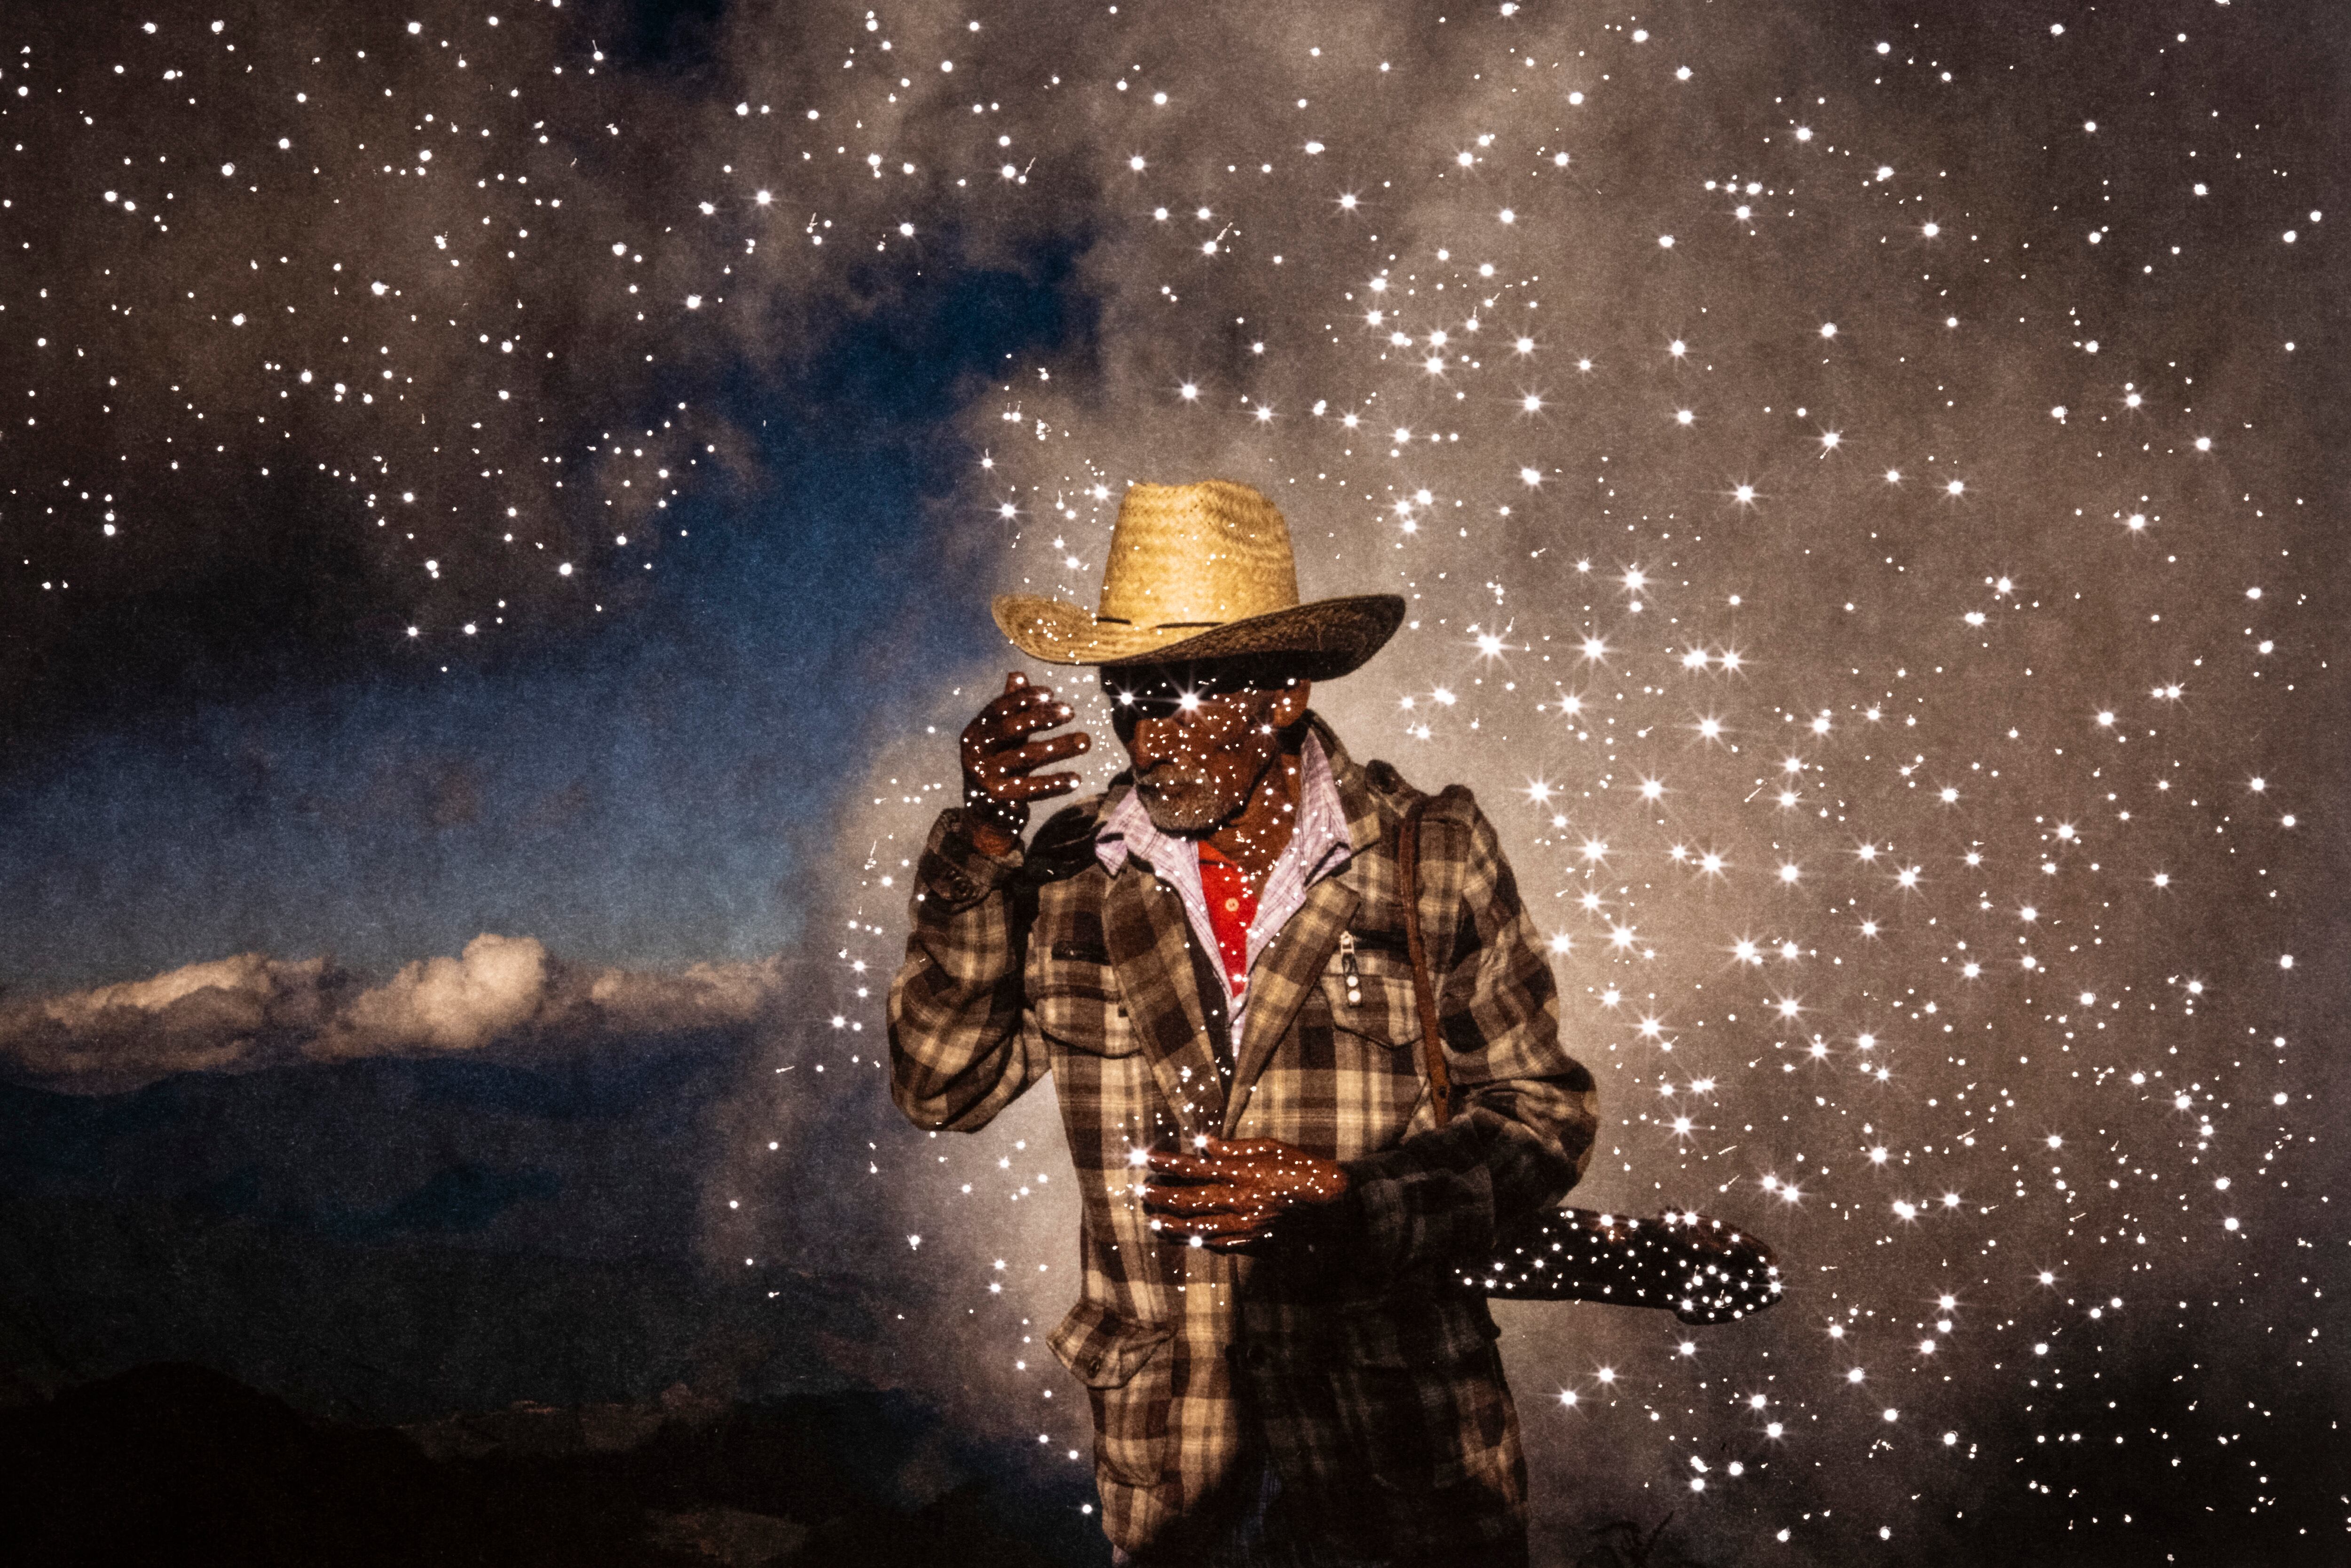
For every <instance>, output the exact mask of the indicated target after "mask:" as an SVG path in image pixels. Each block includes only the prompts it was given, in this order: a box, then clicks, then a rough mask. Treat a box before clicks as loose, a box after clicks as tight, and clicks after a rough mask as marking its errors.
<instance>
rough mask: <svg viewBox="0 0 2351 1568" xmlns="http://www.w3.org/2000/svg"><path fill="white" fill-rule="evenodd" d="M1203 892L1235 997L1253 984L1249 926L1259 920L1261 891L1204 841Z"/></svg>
mask: <svg viewBox="0 0 2351 1568" xmlns="http://www.w3.org/2000/svg"><path fill="white" fill-rule="evenodd" d="M1200 892H1201V894H1203V895H1204V896H1205V897H1206V898H1207V904H1208V925H1209V927H1210V928H1211V929H1212V930H1214V931H1215V932H1216V934H1217V956H1219V957H1221V958H1222V959H1223V960H1224V964H1225V980H1226V982H1227V984H1228V985H1229V986H1230V987H1231V988H1232V993H1233V995H1234V996H1235V997H1237V998H1238V996H1239V995H1240V994H1241V988H1243V987H1245V986H1247V985H1248V984H1249V926H1250V925H1253V924H1255V923H1256V920H1257V894H1253V893H1251V892H1250V891H1249V878H1248V877H1247V876H1245V875H1243V874H1242V872H1241V868H1240V867H1239V866H1238V865H1235V864H1234V863H1233V862H1231V861H1228V860H1227V859H1226V858H1225V857H1224V856H1223V855H1221V854H1219V853H1217V851H1216V850H1215V849H1214V848H1212V847H1211V846H1210V845H1209V843H1208V841H1207V840H1206V839H1203V840H1201V841H1200Z"/></svg>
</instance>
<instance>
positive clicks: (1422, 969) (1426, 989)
mask: <svg viewBox="0 0 2351 1568" xmlns="http://www.w3.org/2000/svg"><path fill="white" fill-rule="evenodd" d="M1473 799H1474V798H1473V797H1472V796H1471V795H1470V793H1469V790H1468V787H1467V786H1466V785H1460V784H1448V785H1447V786H1446V787H1445V789H1444V791H1443V792H1442V793H1441V794H1438V795H1436V796H1433V797H1432V796H1428V795H1422V796H1420V797H1418V798H1417V799H1416V800H1414V801H1413V803H1412V806H1411V808H1410V809H1409V810H1406V811H1405V816H1404V826H1403V827H1402V828H1401V829H1399V830H1398V831H1397V835H1396V881H1397V883H1398V884H1399V885H1398V895H1399V896H1400V897H1401V898H1402V900H1403V902H1404V939H1405V950H1406V951H1407V952H1408V953H1409V954H1410V956H1411V958H1412V999H1413V1002H1414V1004H1415V1006H1416V1008H1417V1009H1418V1010H1419V1013H1420V1054H1421V1061H1423V1062H1424V1063H1425V1064H1426V1068H1427V1071H1428V1098H1429V1103H1430V1105H1431V1106H1432V1107H1433V1108H1434V1109H1435V1111H1436V1113H1437V1125H1438V1126H1440V1127H1442V1126H1444V1125H1445V1124H1447V1123H1448V1122H1450V1121H1451V1120H1452V1119H1453V1073H1452V1071H1451V1069H1449V1068H1448V1067H1447V1066H1446V1064H1445V1042H1444V1040H1443V1039H1442V1038H1441V1037H1440V1036H1439V1034H1438V1032H1437V985H1436V982H1435V981H1434V979H1432V978H1431V977H1430V974H1429V967H1428V945H1427V943H1426V941H1425V940H1424V939H1423V937H1422V936H1421V930H1420V825H1421V820H1422V819H1423V818H1424V817H1426V815H1427V814H1428V808H1429V806H1430V805H1431V804H1432V803H1434V804H1436V805H1438V806H1441V807H1453V808H1455V809H1457V810H1458V808H1459V807H1461V806H1466V805H1468V804H1469V803H1471V801H1472V800H1473Z"/></svg>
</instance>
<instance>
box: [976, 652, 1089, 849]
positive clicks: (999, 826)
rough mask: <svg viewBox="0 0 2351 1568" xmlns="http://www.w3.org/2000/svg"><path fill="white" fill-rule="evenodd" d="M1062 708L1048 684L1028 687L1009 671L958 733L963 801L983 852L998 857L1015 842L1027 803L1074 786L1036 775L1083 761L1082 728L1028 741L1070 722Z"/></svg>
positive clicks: (1085, 741) (1067, 776)
mask: <svg viewBox="0 0 2351 1568" xmlns="http://www.w3.org/2000/svg"><path fill="white" fill-rule="evenodd" d="M1070 719H1071V709H1070V706H1069V705H1068V704H1067V703H1063V702H1059V701H1056V700H1055V699H1054V696H1053V691H1052V688H1051V687H1050V686H1032V685H1029V677H1028V676H1026V675H1024V674H1021V673H1020V672H1019V671H1018V670H1015V671H1013V672H1012V673H1011V674H1008V675H1006V676H1005V677H1004V690H1003V692H1002V694H1001V695H998V696H997V697H996V698H995V700H993V701H991V702H990V703H989V704H988V705H987V706H986V707H984V708H982V709H980V710H979V716H978V717H977V718H975V719H973V720H972V721H971V722H970V723H969V724H967V725H966V726H965V727H964V731H963V747H962V750H963V800H964V805H965V806H966V807H967V808H968V809H969V810H971V812H972V814H973V816H974V817H975V818H977V833H976V837H977V839H978V841H979V847H980V848H981V849H982V850H984V851H985V852H987V853H989V854H1003V853H1005V852H1008V851H1009V850H1010V849H1011V848H1012V847H1013V845H1015V844H1016V843H1018V842H1019V837H1020V830H1021V829H1022V828H1024V827H1026V826H1028V824H1029V801H1031V800H1050V799H1051V798H1052V797H1053V796H1056V795H1066V794H1068V793H1069V792H1070V791H1071V790H1072V789H1076V788H1077V787H1078V783H1079V779H1078V776H1077V775H1076V774H1075V773H1049V774H1046V775H1045V776H1044V777H1042V778H1038V777H1035V776H1034V774H1035V770H1036V769H1037V768H1041V767H1043V766H1044V765H1045V764H1047V763H1049V762H1058V761H1060V760H1061V758H1065V757H1076V756H1079V755H1081V754H1082V753H1084V752H1085V751H1086V750H1088V749H1089V748H1090V747H1092V745H1093V737H1092V736H1090V735H1088V734H1086V732H1085V731H1083V730H1073V731H1071V733H1070V734H1068V735H1055V736H1048V737H1044V738H1042V739H1031V738H1030V737H1032V736H1035V735H1036V734H1037V732H1038V731H1040V730H1046V729H1051V728H1053V727H1056V726H1057V725H1063V724H1067V723H1069V722H1070Z"/></svg>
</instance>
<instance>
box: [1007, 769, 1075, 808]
mask: <svg viewBox="0 0 2351 1568" xmlns="http://www.w3.org/2000/svg"><path fill="white" fill-rule="evenodd" d="M1081 782H1083V780H1081V779H1079V777H1078V776H1077V775H1076V774H1074V773H1049V774H1047V775H1046V776H1045V777H1044V778H1042V779H1031V778H1029V777H1027V776H1026V775H1021V776H1019V777H1016V778H1011V779H998V780H997V781H996V782H995V783H993V784H990V785H989V786H988V787H987V792H988V794H989V795H990V796H991V797H993V798H994V799H996V800H1007V801H1009V800H1045V799H1047V798H1048V797H1050V796H1054V795H1066V794H1068V793H1069V792H1070V791H1071V790H1072V789H1076V788H1077V787H1078V786H1079V784H1081Z"/></svg>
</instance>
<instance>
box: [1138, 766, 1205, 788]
mask: <svg viewBox="0 0 2351 1568" xmlns="http://www.w3.org/2000/svg"><path fill="white" fill-rule="evenodd" d="M1207 782H1208V776H1207V773H1206V772H1205V771H1202V770H1197V769H1193V768H1186V767H1185V766H1184V765H1183V764H1182V763H1180V762H1176V761H1174V760H1171V759H1163V760H1161V761H1158V762H1155V763H1152V764H1151V765H1150V766H1149V767H1147V768H1136V769H1135V770H1134V787H1135V788H1136V789H1149V790H1161V789H1175V788H1179V787H1181V786H1184V785H1187V784H1188V785H1193V786H1201V785H1205V784H1207Z"/></svg>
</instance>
